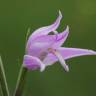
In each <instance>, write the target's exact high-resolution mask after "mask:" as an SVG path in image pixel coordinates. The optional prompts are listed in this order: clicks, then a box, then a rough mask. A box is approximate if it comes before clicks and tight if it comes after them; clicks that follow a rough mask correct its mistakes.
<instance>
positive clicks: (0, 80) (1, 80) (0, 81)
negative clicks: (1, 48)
mask: <svg viewBox="0 0 96 96" xmlns="http://www.w3.org/2000/svg"><path fill="white" fill-rule="evenodd" d="M0 85H1V86H0V87H1V88H0V89H1V90H2V96H9V90H8V85H7V81H6V76H5V71H4V67H3V63H2V59H1V56H0Z"/></svg>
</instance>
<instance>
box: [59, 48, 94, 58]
mask: <svg viewBox="0 0 96 96" xmlns="http://www.w3.org/2000/svg"><path fill="white" fill-rule="evenodd" d="M58 51H59V52H60V53H61V54H62V56H63V57H64V58H65V59H69V58H73V57H78V56H84V55H96V52H95V51H93V50H88V49H80V48H63V47H61V48H59V49H58Z"/></svg>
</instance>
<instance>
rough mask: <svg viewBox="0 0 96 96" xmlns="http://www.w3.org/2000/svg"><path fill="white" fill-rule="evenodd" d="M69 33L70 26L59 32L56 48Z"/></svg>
mask: <svg viewBox="0 0 96 96" xmlns="http://www.w3.org/2000/svg"><path fill="white" fill-rule="evenodd" d="M68 34H69V26H67V28H66V29H65V30H64V31H63V32H62V33H58V34H57V41H56V43H55V44H54V48H57V47H60V46H62V44H63V43H64V42H65V40H66V39H67V37H68Z"/></svg>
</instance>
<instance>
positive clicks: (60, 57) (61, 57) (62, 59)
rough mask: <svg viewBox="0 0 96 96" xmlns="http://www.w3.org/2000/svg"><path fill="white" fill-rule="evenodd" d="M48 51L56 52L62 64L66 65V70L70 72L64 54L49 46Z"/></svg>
mask: <svg viewBox="0 0 96 96" xmlns="http://www.w3.org/2000/svg"><path fill="white" fill-rule="evenodd" d="M48 51H49V52H50V53H52V54H54V55H55V56H56V57H57V58H58V60H59V62H60V63H61V65H62V66H63V67H64V69H65V71H66V72H69V67H68V65H67V64H66V63H65V60H64V58H63V56H62V55H61V54H60V53H59V52H58V51H57V50H56V49H52V48H49V49H48Z"/></svg>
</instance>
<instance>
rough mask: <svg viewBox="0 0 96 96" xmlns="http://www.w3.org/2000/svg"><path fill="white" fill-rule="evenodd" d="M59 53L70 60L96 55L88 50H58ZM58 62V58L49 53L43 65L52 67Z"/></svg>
mask: <svg viewBox="0 0 96 96" xmlns="http://www.w3.org/2000/svg"><path fill="white" fill-rule="evenodd" d="M57 51H59V52H60V54H61V55H62V56H63V58H64V59H65V60H66V59H70V58H73V57H78V56H85V55H96V51H93V50H88V49H80V48H63V47H61V48H58V49H57ZM57 61H58V58H57V57H56V56H55V55H53V54H51V53H49V54H48V55H47V56H46V58H45V59H44V60H43V63H44V64H46V65H52V64H54V63H55V62H57Z"/></svg>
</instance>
